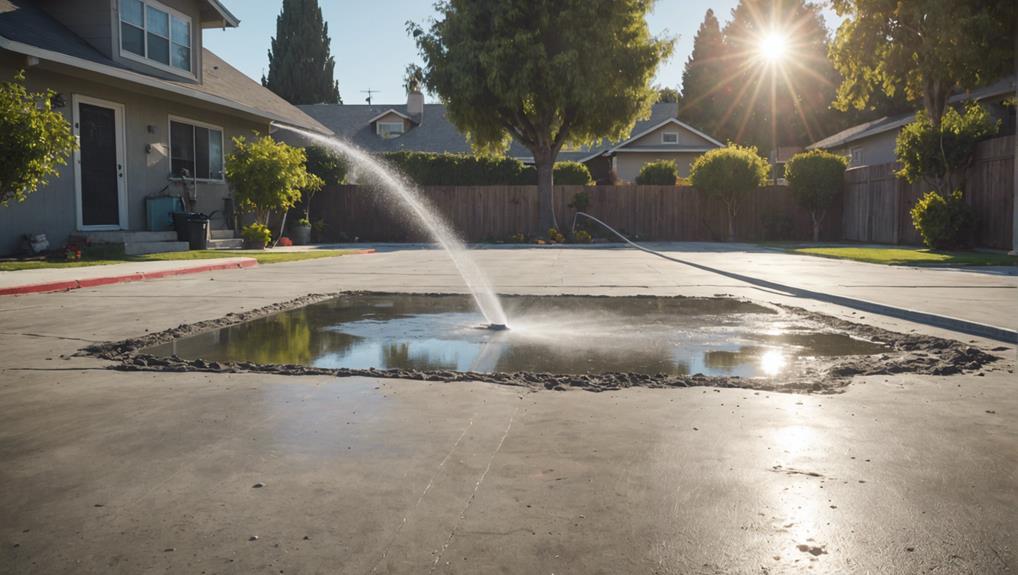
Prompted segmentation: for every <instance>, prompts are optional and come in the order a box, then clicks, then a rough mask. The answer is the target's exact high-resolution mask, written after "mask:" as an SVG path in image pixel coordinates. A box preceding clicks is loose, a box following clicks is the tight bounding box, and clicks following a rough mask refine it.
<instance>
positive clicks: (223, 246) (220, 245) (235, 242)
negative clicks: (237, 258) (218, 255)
mask: <svg viewBox="0 0 1018 575" xmlns="http://www.w3.org/2000/svg"><path fill="white" fill-rule="evenodd" d="M243 247H244V240H243V238H228V239H222V240H217V239H212V240H209V249H210V250H239V249H243Z"/></svg>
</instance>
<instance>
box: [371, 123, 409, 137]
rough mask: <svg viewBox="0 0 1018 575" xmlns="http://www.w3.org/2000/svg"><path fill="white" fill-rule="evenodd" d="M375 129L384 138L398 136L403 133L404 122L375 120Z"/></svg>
mask: <svg viewBox="0 0 1018 575" xmlns="http://www.w3.org/2000/svg"><path fill="white" fill-rule="evenodd" d="M375 131H376V132H377V133H378V135H379V136H381V137H383V138H386V139H388V138H398V137H399V136H402V135H403V122H375Z"/></svg>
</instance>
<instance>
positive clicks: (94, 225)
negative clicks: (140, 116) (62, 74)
mask: <svg viewBox="0 0 1018 575" xmlns="http://www.w3.org/2000/svg"><path fill="white" fill-rule="evenodd" d="M73 100H74V109H73V114H74V135H75V137H76V138H77V139H78V150H77V151H76V152H75V153H74V174H75V175H74V178H75V179H74V189H75V200H76V203H77V218H78V229H79V230H126V229H127V227H128V226H127V177H126V176H127V170H126V169H127V164H126V162H125V158H124V106H123V105H122V104H118V103H116V102H107V101H105V100H97V99H95V98H89V97H86V96H78V95H75V96H74V99H73Z"/></svg>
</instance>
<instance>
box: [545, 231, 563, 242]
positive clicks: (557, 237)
mask: <svg viewBox="0 0 1018 575" xmlns="http://www.w3.org/2000/svg"><path fill="white" fill-rule="evenodd" d="M548 241H549V242H551V243H553V244H561V243H563V242H565V241H566V237H565V236H564V235H562V232H560V231H558V228H550V229H548Z"/></svg>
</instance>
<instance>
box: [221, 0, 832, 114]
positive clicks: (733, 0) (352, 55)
mask: <svg viewBox="0 0 1018 575" xmlns="http://www.w3.org/2000/svg"><path fill="white" fill-rule="evenodd" d="M320 4H321V6H322V14H323V15H324V17H325V20H326V21H327V22H328V23H329V35H330V36H332V54H333V56H334V57H335V58H336V79H337V80H339V92H340V94H341V95H342V97H343V101H344V102H346V103H347V104H360V103H363V102H364V97H365V96H366V95H367V94H364V93H362V92H361V90H367V89H369V88H370V89H373V90H379V91H380V92H379V93H378V94H377V95H376V96H374V101H375V102H376V103H388V104H396V103H401V102H403V101H405V94H404V92H403V87H402V82H403V69H404V68H405V67H406V65H407V64H408V63H410V62H419V60H420V59H419V57H418V55H417V48H416V46H415V45H414V43H413V41H412V40H411V39H410V38H409V37H408V36H407V33H406V26H405V24H406V21H407V20H413V21H415V22H419V23H425V22H427V21H428V19H429V18H431V17H432V16H433V15H434V13H435V12H434V9H433V7H432V6H433V4H434V2H433V0H374V1H369V2H366V1H352V0H345V1H340V0H320ZM736 4H738V0H721V1H718V0H715V1H707V0H658V2H657V4H656V5H655V7H654V11H653V12H652V13H651V14H650V15H649V16H648V18H647V21H648V24H649V25H650V28H651V31H652V32H653V33H654V34H657V35H661V34H666V35H668V36H671V37H677V38H678V39H677V41H676V43H675V53H674V55H673V56H672V58H671V59H670V60H669V61H668V62H666V63H665V64H664V65H662V66H661V68H660V69H659V70H658V73H657V78H656V83H657V84H659V85H661V86H672V87H679V85H680V84H681V83H682V67H683V65H684V64H685V62H686V58H687V57H689V53H690V52H691V51H692V49H693V36H694V35H695V34H696V29H697V28H698V27H699V26H700V22H702V21H703V15H704V13H705V12H706V11H707V9H708V8H713V9H714V13H715V14H717V15H718V18H719V19H720V20H721V23H722V26H723V25H724V22H725V21H727V20H728V19H729V18H730V16H731V11H732V8H734V7H735V5H736ZM226 5H227V6H228V7H229V8H230V11H231V12H233V13H234V14H235V15H236V16H237V17H238V18H240V20H241V23H240V27H239V28H237V29H227V30H206V31H205V47H207V48H209V49H210V50H212V51H213V52H215V53H216V54H219V55H220V56H221V57H223V58H224V59H226V61H227V62H230V63H231V64H233V65H234V66H236V67H237V68H239V69H240V70H241V71H242V72H244V73H245V74H247V75H248V76H251V77H252V78H254V79H256V80H257V79H259V78H261V75H262V74H263V73H264V72H266V71H267V69H268V49H269V43H270V40H271V38H272V36H273V35H274V34H275V32H276V16H277V15H278V14H279V10H280V6H281V5H282V1H281V0H227V2H226ZM824 16H825V17H826V19H827V25H828V28H830V29H832V30H833V29H834V28H835V27H836V26H837V23H838V21H839V20H838V18H837V16H836V15H835V14H834V13H833V12H832V11H831V10H825V11H824Z"/></svg>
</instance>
